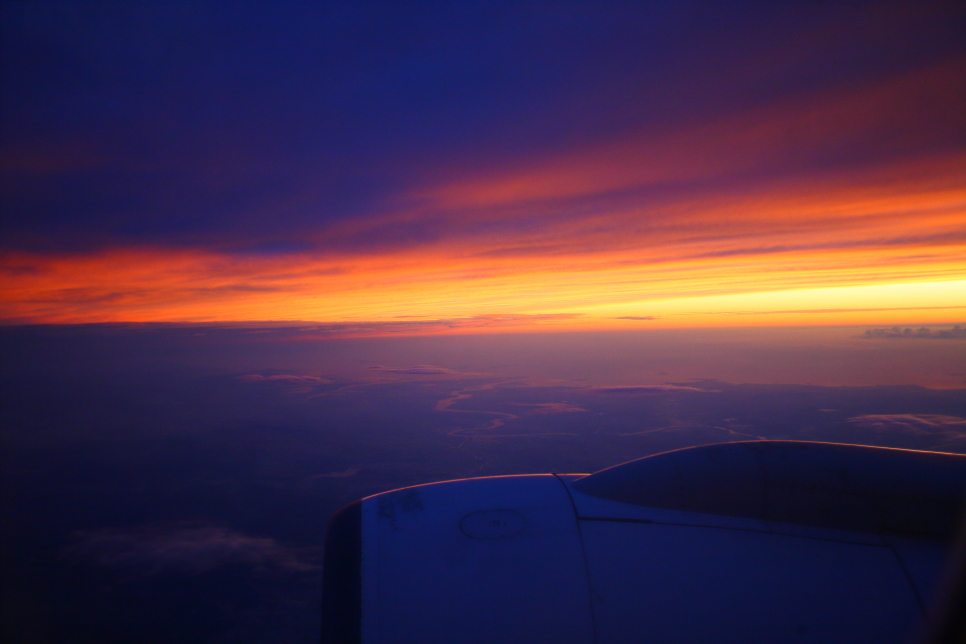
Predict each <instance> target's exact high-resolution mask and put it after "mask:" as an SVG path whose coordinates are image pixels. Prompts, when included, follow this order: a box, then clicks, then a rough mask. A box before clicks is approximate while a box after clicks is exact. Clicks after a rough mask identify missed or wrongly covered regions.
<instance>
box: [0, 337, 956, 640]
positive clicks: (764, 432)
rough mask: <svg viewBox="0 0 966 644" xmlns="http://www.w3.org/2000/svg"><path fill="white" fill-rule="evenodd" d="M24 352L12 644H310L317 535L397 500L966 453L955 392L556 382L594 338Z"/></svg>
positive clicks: (14, 343)
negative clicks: (762, 441) (24, 638)
mask: <svg viewBox="0 0 966 644" xmlns="http://www.w3.org/2000/svg"><path fill="white" fill-rule="evenodd" d="M30 333H33V334H34V337H33V339H31V337H28V336H29V335H30V334H29V333H20V335H17V334H16V333H12V334H11V333H8V334H7V335H6V336H5V339H6V343H5V345H4V352H5V354H6V357H7V360H6V361H5V363H4V364H5V368H4V371H3V374H2V394H3V406H2V412H0V413H2V421H3V422H2V426H3V433H2V441H3V445H2V447H3V450H2V451H3V456H2V458H3V468H2V469H3V473H2V474H3V485H2V491H0V494H2V495H3V496H2V512H3V521H4V525H5V531H4V536H3V546H4V566H5V568H7V569H8V570H9V572H10V574H8V575H5V579H4V582H3V583H4V585H5V588H4V598H5V599H4V601H5V606H11V607H12V610H11V611H10V614H11V615H13V616H14V617H15V618H14V619H13V620H12V621H11V622H9V624H8V625H7V626H5V628H7V629H8V630H9V631H10V633H11V634H14V635H18V636H21V635H23V634H25V633H27V634H29V633H34V634H37V633H39V634H40V635H41V636H43V637H44V638H46V639H48V640H49V641H67V640H68V639H70V640H72V641H81V642H83V641H91V642H94V641H98V642H111V641H131V640H137V639H146V638H148V637H149V636H150V637H151V639H152V641H157V642H166V641H171V642H174V641H185V640H186V639H189V640H190V639H193V638H194V637H195V635H194V634H196V633H206V634H208V635H210V639H211V640H212V641H224V642H232V641H239V642H241V641H252V640H258V641H264V642H276V641H277V642H282V641H285V642H299V641H313V640H314V638H316V637H317V628H318V610H319V583H320V571H319V561H320V559H319V555H320V551H321V545H322V540H323V538H324V532H325V522H326V519H327V517H328V516H329V515H330V514H331V513H332V512H333V511H334V510H335V509H337V508H338V507H339V506H341V505H342V504H344V503H346V502H349V501H352V500H354V499H357V498H360V497H363V496H366V495H369V494H373V493H377V492H381V491H385V490H388V489H393V488H397V487H402V486H406V485H414V484H420V483H427V482H432V481H439V480H445V479H452V478H461V477H468V476H486V475H500V474H518V473H532V472H591V471H594V470H597V469H601V468H603V467H607V466H610V465H614V464H616V463H619V462H623V461H627V460H630V459H633V458H639V457H641V456H646V455H649V454H654V453H658V452H663V451H666V450H670V449H678V448H682V447H687V446H690V445H698V444H704V443H711V442H721V441H734V440H754V439H758V438H769V439H797V440H821V441H835V442H847V443H862V444H870V445H883V446H890V447H903V448H912V449H933V450H943V451H956V452H964V453H966V389H963V388H947V389H935V388H928V387H922V386H918V385H914V384H905V385H888V386H820V385H808V384H777V383H761V382H758V383H750V384H740V381H730V382H729V381H727V380H724V379H713V378H707V379H697V378H678V377H677V375H678V374H679V373H681V372H682V371H685V369H683V368H681V365H680V364H676V363H674V362H673V361H670V360H669V359H668V358H667V356H666V354H662V353H661V351H660V348H659V347H658V348H654V349H653V350H651V349H649V348H648V347H649V346H650V345H647V343H638V344H633V343H631V345H626V344H625V348H626V347H627V346H630V349H629V350H628V351H624V353H632V354H633V355H632V356H631V358H633V359H634V360H636V361H637V364H638V367H639V374H640V380H638V381H634V380H631V377H632V376H633V373H631V372H629V371H628V368H627V366H626V364H625V365H624V366H621V365H620V364H619V361H615V362H614V364H615V365H616V368H615V370H614V371H613V373H618V374H625V375H623V376H621V377H616V376H613V377H612V379H611V380H609V381H607V380H604V378H599V377H598V378H588V379H587V381H585V382H580V381H579V379H578V378H568V379H557V380H554V379H553V378H551V377H548V374H552V373H553V372H554V371H559V370H560V365H564V366H566V365H567V364H578V366H579V363H580V361H581V360H584V359H585V353H586V352H587V351H588V350H589V347H588V342H590V341H589V340H588V339H587V338H583V339H581V338H577V339H576V340H574V339H573V338H563V339H559V338H558V339H556V340H555V339H553V338H545V337H544V338H533V339H532V341H531V344H530V345H527V344H525V343H523V341H522V340H513V339H506V340H504V342H505V343H506V344H505V345H504V346H505V349H504V351H503V352H502V353H500V352H493V351H490V350H489V349H492V347H493V346H494V345H493V344H489V345H485V344H484V345H482V346H483V349H479V346H481V345H479V344H476V345H474V344H473V343H472V342H469V343H465V344H463V345H455V344H450V345H449V346H447V345H446V342H450V343H452V342H453V341H452V340H447V341H445V342H440V343H437V344H433V343H432V342H429V341H426V340H419V341H417V342H415V343H412V344H409V345H407V346H399V344H398V343H397V344H396V345H393V344H392V343H383V342H371V343H356V344H354V345H351V346H350V347H349V348H348V349H347V348H346V347H345V346H344V345H343V346H342V347H341V348H339V347H332V346H330V347H328V348H327V349H324V350H320V349H318V347H315V348H314V349H313V350H312V351H306V350H305V345H293V344H291V343H289V344H285V343H282V344H279V343H278V342H275V341H273V342H264V341H261V340H259V341H252V340H249V339H244V338H241V337H240V336H230V335H229V338H228V339H227V340H225V341H224V342H222V343H221V344H218V343H212V342H210V341H209V342H208V343H207V344H205V343H199V342H198V341H197V340H196V339H193V338H196V336H187V337H181V338H180V339H176V340H172V339H171V338H170V337H168V336H164V335H163V334H158V333H154V332H141V333H140V335H134V336H131V335H127V336H125V335H124V334H120V335H111V334H100V335H98V334H92V335H88V336H86V339H84V338H80V339H78V337H73V336H72V337H66V338H65V337H60V338H57V337H52V336H51V334H49V333H48V334H46V335H45V334H44V333H42V332H41V331H37V330H33V331H31V332H30ZM55 335H56V334H55ZM256 337H258V336H256ZM514 342H516V343H517V344H514ZM541 342H542V343H544V344H543V347H542V348H541V347H540V343H541ZM581 342H583V344H581ZM702 342H704V341H702ZM857 342H860V343H863V345H862V346H882V345H879V344H877V343H876V342H868V341H865V340H861V339H859V340H857ZM937 342H938V343H942V342H945V341H943V340H939V341H936V342H933V341H930V342H928V343H926V344H928V345H929V346H936V344H937ZM713 344H714V343H711V342H704V344H701V343H698V346H700V347H703V348H704V349H703V350H706V349H707V347H713ZM883 344H884V345H887V346H889V347H900V349H901V350H902V351H908V350H907V349H902V347H909V346H913V347H915V346H920V345H917V344H916V343H905V342H902V343H893V342H884V343H883ZM293 346H295V347H296V349H297V350H293V349H292V348H291V347H293ZM299 346H301V349H299ZM598 346H600V345H598ZM677 346H678V348H681V347H684V348H685V349H686V348H687V347H686V345H685V344H684V343H679V344H678V345H677ZM745 346H747V344H746V345H745ZM762 346H764V345H762ZM956 346H958V345H956ZM213 347H215V348H213ZM454 347H455V348H454ZM460 347H462V348H460ZM528 347H529V348H528ZM561 347H569V350H570V353H569V354H566V353H565V354H562V355H561ZM590 348H592V347H590ZM605 348H606V347H605ZM759 349H761V346H759ZM287 351H291V353H290V354H286V352H287ZM313 351H314V353H313ZM326 351H327V352H328V353H326ZM682 351H683V352H684V353H685V358H684V359H683V360H684V361H685V362H687V360H691V357H689V356H690V355H693V353H694V352H696V351H697V350H694V351H693V352H692V354H688V353H687V351H684V350H683V349H682ZM748 351H750V353H748ZM748 351H746V352H745V353H744V355H745V359H750V358H749V357H748V356H749V355H751V356H753V357H754V359H756V360H763V359H764V358H763V357H762V356H765V355H768V352H769V351H771V352H772V353H771V354H770V355H772V356H773V357H774V358H775V359H778V358H780V357H781V356H782V355H788V354H787V353H786V354H781V353H776V352H775V350H774V349H773V348H772V349H767V350H766V349H761V351H762V353H757V354H756V353H755V352H754V351H755V349H754V347H752V349H749V350H748ZM541 352H542V353H541ZM634 352H636V353H634ZM604 353H605V355H614V352H613V351H612V352H611V353H609V354H607V353H606V351H605V352H604ZM541 355H542V356H544V358H543V359H544V362H542V363H541V362H538V361H536V360H535V359H534V356H541ZM741 355H742V351H740V350H739V349H738V348H735V349H734V350H733V351H732V353H731V356H732V359H733V360H737V359H740V356H741ZM514 358H515V360H514ZM631 358H628V359H627V360H630V359H631ZM584 364H589V363H586V362H585V363H584ZM761 366H762V368H763V369H767V368H768V365H766V364H762V365H761ZM574 370H575V371H577V370H578V367H574ZM528 371H532V372H533V373H534V374H536V375H533V376H528V375H527V372H528ZM578 372H579V371H578ZM658 372H664V373H663V374H659V373H658ZM628 373H631V375H626V374H628ZM605 375H606V374H605ZM602 381H603V384H602ZM5 612H6V611H5ZM206 637H207V636H206Z"/></svg>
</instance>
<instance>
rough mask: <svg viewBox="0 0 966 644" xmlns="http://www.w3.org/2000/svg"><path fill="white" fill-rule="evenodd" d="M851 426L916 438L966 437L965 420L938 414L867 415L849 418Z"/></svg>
mask: <svg viewBox="0 0 966 644" xmlns="http://www.w3.org/2000/svg"><path fill="white" fill-rule="evenodd" d="M849 422H850V423H852V424H853V425H856V426H858V427H861V428H862V429H868V430H872V431H877V432H889V433H900V434H914V435H917V436H947V437H953V436H956V437H959V436H966V418H960V417H958V416H943V415H939V414H869V415H865V416H854V417H852V418H849Z"/></svg>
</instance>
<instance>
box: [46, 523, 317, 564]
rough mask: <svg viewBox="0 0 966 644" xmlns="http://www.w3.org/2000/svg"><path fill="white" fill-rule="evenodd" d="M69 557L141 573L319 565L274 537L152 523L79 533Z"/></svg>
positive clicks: (212, 527) (67, 552)
mask: <svg viewBox="0 0 966 644" xmlns="http://www.w3.org/2000/svg"><path fill="white" fill-rule="evenodd" d="M65 554H66V556H68V557H69V558H71V559H75V560H78V561H85V562H89V563H93V564H95V565H98V566H108V567H119V568H128V569H131V570H133V571H136V572H138V573H139V574H144V575H155V574H160V573H166V572H176V573H202V572H208V571H210V570H214V569H216V568H219V567H222V566H238V565H240V566H245V567H247V568H253V569H256V570H260V571H276V572H279V571H280V572H308V571H312V570H316V569H317V566H316V565H315V564H313V563H310V562H308V561H306V560H305V559H304V558H303V557H302V556H301V555H299V554H298V552H297V551H295V550H292V549H289V548H286V547H283V546H281V545H280V544H279V543H277V542H276V541H275V540H274V539H270V538H267V537H254V536H250V535H245V534H242V533H239V532H235V531H233V530H229V529H227V528H224V527H219V526H212V525H192V524H173V525H153V526H145V527H142V528H136V529H131V530H99V531H93V532H84V533H80V534H79V535H78V539H77V542H76V543H75V544H73V545H72V546H70V547H69V548H68V549H67V550H66V551H65Z"/></svg>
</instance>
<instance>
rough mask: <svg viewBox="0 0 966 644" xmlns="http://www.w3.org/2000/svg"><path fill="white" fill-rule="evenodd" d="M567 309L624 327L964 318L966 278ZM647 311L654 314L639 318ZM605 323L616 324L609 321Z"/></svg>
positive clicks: (881, 322) (886, 322)
mask: <svg viewBox="0 0 966 644" xmlns="http://www.w3.org/2000/svg"><path fill="white" fill-rule="evenodd" d="M567 312H569V313H581V314H583V315H586V316H589V317H593V318H597V319H607V320H614V321H616V322H623V323H624V326H625V327H627V326H628V325H627V323H628V322H642V323H647V325H648V326H650V325H653V326H773V325H799V324H800V325H830V324H845V325H848V324H879V325H890V324H900V325H905V324H945V323H957V322H962V321H964V320H966V280H956V281H950V282H926V283H912V284H877V285H873V286H852V287H844V288H822V289H800V290H791V291H774V292H764V293H742V294H736V295H719V296H710V297H699V298H683V299H673V300H661V301H649V302H634V303H624V304H618V305H610V306H596V307H587V308H583V309H574V310H570V311H567ZM648 317H653V318H656V319H654V320H647V319H644V318H648ZM622 318H623V319H622ZM629 318H641V319H640V320H633V319H629ZM608 326H612V327H614V328H620V327H621V325H620V324H615V323H613V322H612V323H611V324H610V325H608Z"/></svg>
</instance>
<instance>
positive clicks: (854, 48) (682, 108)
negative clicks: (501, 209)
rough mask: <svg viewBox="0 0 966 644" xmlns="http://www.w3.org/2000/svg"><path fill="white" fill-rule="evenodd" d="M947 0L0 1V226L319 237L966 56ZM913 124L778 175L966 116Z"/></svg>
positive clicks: (145, 235)
mask: <svg viewBox="0 0 966 644" xmlns="http://www.w3.org/2000/svg"><path fill="white" fill-rule="evenodd" d="M955 4H958V3H949V4H947V5H943V4H941V3H939V4H935V3H916V4H915V5H912V4H909V3H882V2H873V3H845V4H842V3H821V2H804V3H768V2H762V3H747V2H743V3H739V2H728V3H710V2H690V3H682V2H673V3H611V2H596V3H581V2H569V3H568V2H553V3H519V2H513V3H490V2H442V3H361V2H352V3H322V2H318V3H308V2H306V3H291V2H283V3H243V2H233V3H174V2H163V3H148V2H114V3H111V2H4V3H3V5H2V11H3V20H2V25H3V27H2V28H3V33H2V42H3V45H2V46H3V72H2V74H3V75H2V85H3V94H4V97H5V98H4V100H3V103H2V110H3V113H2V116H3V126H2V127H3V130H2V145H3V151H2V160H3V169H4V183H3V188H2V198H3V201H4V208H3V212H4V215H3V228H4V235H3V239H4V241H3V244H4V246H5V247H6V248H7V249H12V248H20V249H35V250H48V251H49V250H67V249H73V250H82V249H88V248H92V247H97V246H103V245H116V244H129V243H150V244H164V245H167V244H175V245H202V246H206V247H215V248H225V249H227V248H250V249H254V250H269V251H270V250H275V251H283V250H286V249H289V250H297V249H304V248H305V246H306V244H308V243H309V242H308V241H307V240H306V237H307V235H308V234H309V233H311V232H312V231H314V230H315V229H317V228H319V227H320V226H321V225H323V224H325V223H326V222H330V221H332V220H339V219H344V218H360V217H366V216H369V215H373V214H376V212H377V211H378V210H379V209H380V208H384V207H385V206H384V204H385V202H386V201H387V200H389V199H391V198H394V197H398V196H399V195H408V194H411V193H413V192H418V190H419V189H420V188H423V187H427V186H433V185H439V184H445V183H447V182H450V181H454V180H458V179H460V178H461V177H464V176H467V175H476V174H480V173H487V172H490V171H493V170H494V169H496V168H500V167H504V166H507V165H520V164H524V165H526V164H527V163H531V162H538V161H540V160H541V159H545V158H552V157H553V156H554V155H559V154H563V153H573V152H574V151H577V152H579V151H581V150H584V149H587V148H591V147H593V146H595V145H598V144H600V143H602V142H608V141H612V140H615V139H617V140H619V139H620V138H621V137H622V136H626V135H637V134H636V133H639V132H640V131H641V130H643V131H645V132H650V133H660V132H662V131H665V130H668V131H670V130H677V129H680V128H681V127H682V126H685V127H688V126H700V125H701V124H702V123H705V122H707V121H709V120H711V119H712V118H714V119H721V118H723V117H726V116H727V115H728V114H738V113H741V112H743V111H746V110H748V109H751V108H761V107H765V108H768V107H769V106H773V105H778V104H787V103H788V102H789V101H792V102H794V101H795V100H797V99H803V100H805V99H810V98H811V97H813V96H815V95H816V94H821V93H829V92H834V91H837V90H841V89H843V88H849V87H850V86H852V85H854V84H857V83H858V84H863V85H867V84H870V83H875V82H876V81H879V80H884V79H890V78H894V77H897V76H901V75H902V74H905V73H908V72H910V71H914V70H917V69H921V68H926V67H930V66H933V65H935V64H937V63H939V62H943V61H948V60H950V59H953V58H956V57H961V56H962V55H963V52H964V50H966V48H964V42H963V41H964V38H963V36H962V34H963V33H966V22H964V21H963V20H964V17H963V12H962V10H957V9H956V8H955ZM923 108H924V109H926V110H928V109H930V106H928V105H926V106H923ZM920 129H921V128H920ZM628 133H630V134H628ZM904 134H908V133H903V132H901V131H899V132H896V139H897V140H894V141H888V142H882V143H881V145H879V146H871V147H869V146H866V147H864V148H862V149H858V148H856V149H849V150H846V151H839V152H837V153H836V152H835V151H828V150H826V151H823V152H822V153H819V154H815V155H811V157H809V156H805V157H801V158H795V159H792V160H787V162H786V163H784V164H783V171H784V172H786V173H788V172H807V171H808V170H809V169H810V168H814V167H827V166H829V165H833V166H834V165H835V164H840V165H845V166H854V165H862V164H863V163H867V162H868V161H869V158H868V157H869V155H870V154H880V155H881V154H883V153H884V154H887V155H892V156H901V155H903V154H908V153H910V152H913V153H915V154H923V153H926V152H930V151H934V149H935V148H943V147H948V146H950V145H951V144H954V143H958V144H959V145H961V144H962V135H963V130H962V129H959V131H957V132H955V133H953V134H954V136H953V137H952V139H955V140H951V138H950V137H949V134H950V133H949V132H946V133H945V134H946V136H945V137H936V136H935V135H932V136H930V135H929V133H923V132H919V133H918V134H916V133H915V132H914V133H913V135H912V136H911V137H910V136H905V137H904V136H903V135H904ZM903 139H905V140H903ZM755 172H758V173H766V172H767V168H758V169H756V170H755ZM439 216H455V215H453V214H452V213H448V214H443V215H439ZM407 234H408V235H412V236H415V237H416V238H417V239H415V240H414V241H416V242H418V237H419V235H420V234H423V235H429V236H432V235H433V234H434V232H433V225H432V222H431V221H430V222H427V223H425V224H424V225H423V226H422V227H418V226H417V227H414V228H412V229H411V230H409V231H408V232H407ZM368 241H369V240H366V239H357V240H355V242H354V243H357V244H360V245H362V246H365V245H366V244H367V242H368ZM371 243H373V244H377V245H378V244H379V243H380V240H378V239H374V240H371Z"/></svg>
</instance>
